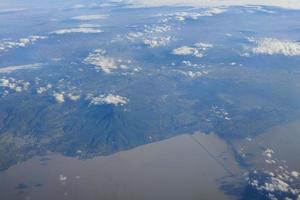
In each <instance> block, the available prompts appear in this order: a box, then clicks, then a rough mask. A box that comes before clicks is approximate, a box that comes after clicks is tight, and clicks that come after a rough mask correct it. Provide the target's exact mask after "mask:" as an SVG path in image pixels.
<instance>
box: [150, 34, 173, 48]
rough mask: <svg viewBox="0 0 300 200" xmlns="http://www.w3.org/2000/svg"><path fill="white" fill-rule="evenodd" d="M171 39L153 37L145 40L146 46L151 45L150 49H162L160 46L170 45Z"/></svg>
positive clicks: (168, 37) (167, 37)
mask: <svg viewBox="0 0 300 200" xmlns="http://www.w3.org/2000/svg"><path fill="white" fill-rule="evenodd" d="M170 41H171V37H170V36H166V37H152V38H149V39H148V38H147V39H144V44H146V45H149V46H150V47H152V48H154V47H160V46H166V45H168V44H169V43H170Z"/></svg>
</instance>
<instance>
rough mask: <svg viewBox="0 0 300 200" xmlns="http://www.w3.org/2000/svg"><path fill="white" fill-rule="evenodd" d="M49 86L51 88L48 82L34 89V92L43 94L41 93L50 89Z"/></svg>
mask: <svg viewBox="0 0 300 200" xmlns="http://www.w3.org/2000/svg"><path fill="white" fill-rule="evenodd" d="M51 88H52V84H50V83H49V84H47V85H46V86H45V87H38V88H37V89H36V92H37V93H38V94H43V93H45V92H47V91H48V90H49V89H51Z"/></svg>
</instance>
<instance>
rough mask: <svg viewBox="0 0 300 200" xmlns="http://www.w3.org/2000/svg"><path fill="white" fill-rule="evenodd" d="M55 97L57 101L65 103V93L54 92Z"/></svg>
mask: <svg viewBox="0 0 300 200" xmlns="http://www.w3.org/2000/svg"><path fill="white" fill-rule="evenodd" d="M53 97H54V98H55V100H56V101H57V103H64V102H65V95H64V93H58V92H54V93H53Z"/></svg>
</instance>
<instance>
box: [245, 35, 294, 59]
mask: <svg viewBox="0 0 300 200" xmlns="http://www.w3.org/2000/svg"><path fill="white" fill-rule="evenodd" d="M250 41H253V42H254V43H256V45H257V46H256V47H254V48H252V49H251V52H252V53H253V54H264V55H275V54H278V55H279V54H281V55H285V56H300V43H298V42H292V41H285V40H278V39H275V38H263V39H260V40H255V39H253V38H250Z"/></svg>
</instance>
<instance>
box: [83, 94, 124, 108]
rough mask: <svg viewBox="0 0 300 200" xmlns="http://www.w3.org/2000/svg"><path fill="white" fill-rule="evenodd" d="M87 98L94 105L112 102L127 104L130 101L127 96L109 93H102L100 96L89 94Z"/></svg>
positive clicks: (112, 103)
mask: <svg viewBox="0 0 300 200" xmlns="http://www.w3.org/2000/svg"><path fill="white" fill-rule="evenodd" d="M87 100H89V101H90V104H92V105H103V104H110V105H115V106H118V105H121V106H123V105H125V104H127V103H128V101H129V100H128V99H127V98H126V97H122V96H120V95H113V94H108V95H106V96H105V95H100V96H92V95H89V96H88V97H87Z"/></svg>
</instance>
